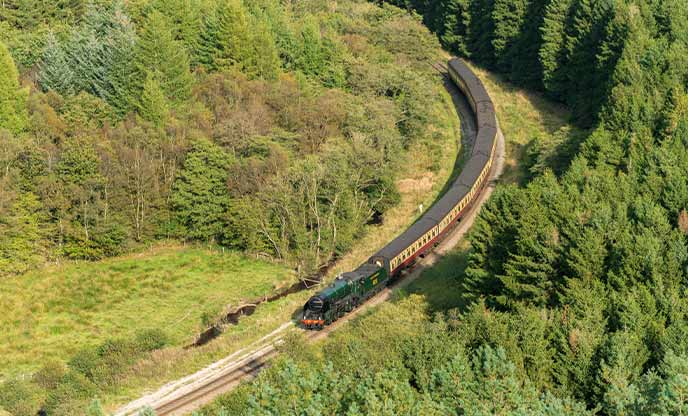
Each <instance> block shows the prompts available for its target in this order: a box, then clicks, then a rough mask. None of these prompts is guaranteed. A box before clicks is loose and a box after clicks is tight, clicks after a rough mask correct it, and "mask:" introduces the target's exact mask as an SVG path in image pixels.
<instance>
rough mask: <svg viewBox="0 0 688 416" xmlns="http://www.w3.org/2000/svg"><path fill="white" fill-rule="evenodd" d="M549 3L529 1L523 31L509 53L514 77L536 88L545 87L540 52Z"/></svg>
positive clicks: (543, 0)
mask: <svg viewBox="0 0 688 416" xmlns="http://www.w3.org/2000/svg"><path fill="white" fill-rule="evenodd" d="M548 3H549V1H548V0H529V1H528V8H527V10H526V11H525V18H524V19H523V21H522V25H521V33H520V34H519V36H518V38H517V39H516V40H515V42H514V46H513V48H512V50H511V51H510V53H509V56H510V60H511V62H510V65H511V77H512V79H513V80H514V81H516V82H518V83H520V84H523V85H525V86H527V87H531V88H536V89H543V88H544V86H543V84H542V77H543V74H542V64H541V63H540V57H539V53H540V49H541V47H542V41H543V40H542V31H541V28H542V26H543V24H544V18H545V7H546V6H547V4H548Z"/></svg>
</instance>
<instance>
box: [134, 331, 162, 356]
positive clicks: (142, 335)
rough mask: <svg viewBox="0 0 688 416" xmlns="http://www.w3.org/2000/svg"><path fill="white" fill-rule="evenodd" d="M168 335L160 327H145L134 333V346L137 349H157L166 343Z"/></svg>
mask: <svg viewBox="0 0 688 416" xmlns="http://www.w3.org/2000/svg"><path fill="white" fill-rule="evenodd" d="M168 342H169V337H168V336H167V334H166V333H165V331H163V330H162V329H146V330H143V331H141V332H139V333H138V334H136V341H135V343H136V347H137V349H138V350H139V351H142V352H147V351H153V350H159V349H160V348H162V347H164V346H165V345H167V343H168Z"/></svg>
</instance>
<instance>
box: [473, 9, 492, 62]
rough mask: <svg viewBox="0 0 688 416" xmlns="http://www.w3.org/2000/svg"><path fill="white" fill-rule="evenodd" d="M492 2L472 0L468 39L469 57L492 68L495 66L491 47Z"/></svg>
mask: <svg viewBox="0 0 688 416" xmlns="http://www.w3.org/2000/svg"><path fill="white" fill-rule="evenodd" d="M493 10H494V0H474V1H472V2H471V7H470V15H471V23H470V24H471V26H470V30H469V33H470V35H471V36H470V39H469V47H470V49H471V57H473V58H474V59H476V60H478V61H480V62H482V63H484V64H485V65H486V66H487V67H489V68H492V67H493V66H494V64H495V51H494V47H493V46H492V40H493V39H494V30H495V27H494V21H493V19H492V11H493Z"/></svg>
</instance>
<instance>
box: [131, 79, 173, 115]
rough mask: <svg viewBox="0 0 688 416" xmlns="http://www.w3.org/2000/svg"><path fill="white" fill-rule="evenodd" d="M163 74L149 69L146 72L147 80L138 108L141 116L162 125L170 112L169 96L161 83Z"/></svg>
mask: <svg viewBox="0 0 688 416" xmlns="http://www.w3.org/2000/svg"><path fill="white" fill-rule="evenodd" d="M160 78H161V75H160V74H159V73H158V74H155V73H154V72H151V71H149V72H148V73H147V74H146V81H145V82H144V84H143V91H142V92H141V97H140V99H139V102H138V104H137V109H138V112H139V114H140V115H141V117H142V118H143V119H144V120H146V121H149V122H151V123H153V124H154V125H156V126H158V127H161V126H162V125H163V123H164V122H165V119H167V115H168V113H169V107H168V101H167V97H165V92H164V91H163V88H162V85H160V81H158V80H159V79H160Z"/></svg>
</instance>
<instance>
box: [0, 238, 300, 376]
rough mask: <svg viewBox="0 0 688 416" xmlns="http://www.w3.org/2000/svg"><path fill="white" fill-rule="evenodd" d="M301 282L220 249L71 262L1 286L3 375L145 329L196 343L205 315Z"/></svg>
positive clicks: (275, 268) (0, 363)
mask: <svg viewBox="0 0 688 416" xmlns="http://www.w3.org/2000/svg"><path fill="white" fill-rule="evenodd" d="M293 279H295V277H294V275H293V274H292V273H291V272H290V271H289V270H287V269H286V268H285V267H283V266H280V265H275V264H272V263H269V262H265V261H258V260H254V259H249V258H246V257H244V256H242V255H239V254H236V253H233V252H227V253H224V254H223V253H222V252H221V251H218V250H209V249H200V248H183V247H179V246H165V247H157V248H154V249H152V250H150V251H147V252H143V253H140V254H138V255H131V256H127V257H122V258H115V259H111V260H106V261H102V262H97V263H69V264H65V265H63V266H57V267H50V268H47V269H43V270H39V271H35V272H32V273H29V274H26V275H23V276H17V277H14V278H11V279H6V280H2V281H0V293H2V297H0V331H2V334H3V336H2V337H1V338H0V372H1V373H0V374H1V375H2V376H8V375H16V374H19V373H22V372H31V371H32V370H35V369H37V368H38V367H40V366H41V365H42V364H43V363H45V362H46V361H47V360H48V359H56V360H66V359H69V358H70V357H71V355H73V353H74V352H75V351H77V350H78V349H80V348H82V347H84V346H91V345H96V344H98V343H100V342H102V341H103V340H105V339H108V338H116V337H127V336H131V335H132V334H133V333H134V332H136V331H138V330H141V329H145V328H159V329H163V330H164V331H165V333H166V334H167V335H168V336H169V337H170V339H171V342H172V344H173V345H182V344H185V343H188V342H190V341H192V340H193V336H194V334H196V333H198V332H199V330H200V328H201V316H202V315H203V314H210V315H215V314H217V313H218V312H220V311H221V310H222V309H223V308H224V307H225V306H226V305H232V304H235V305H236V304H237V303H239V302H240V301H241V300H243V299H251V298H254V297H257V296H261V295H264V294H267V293H270V292H272V291H273V290H274V287H275V285H276V284H280V283H287V282H288V281H292V280H293Z"/></svg>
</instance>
